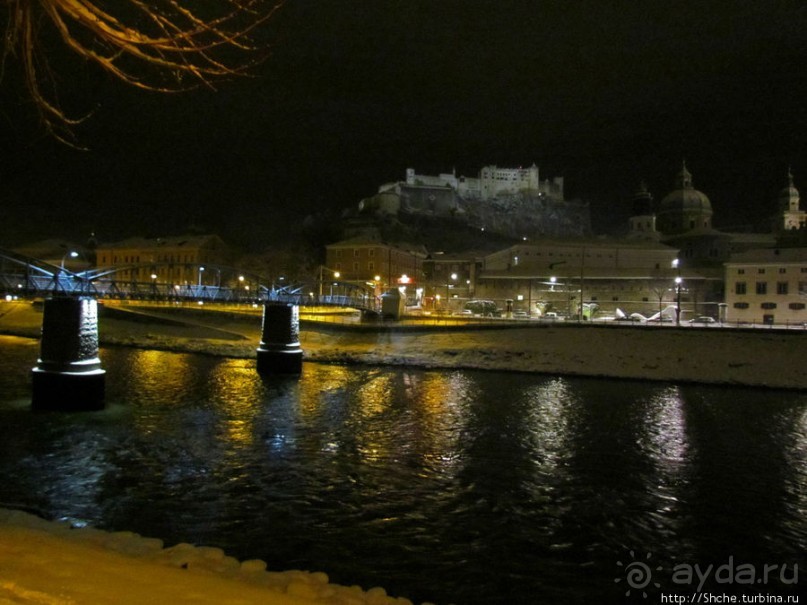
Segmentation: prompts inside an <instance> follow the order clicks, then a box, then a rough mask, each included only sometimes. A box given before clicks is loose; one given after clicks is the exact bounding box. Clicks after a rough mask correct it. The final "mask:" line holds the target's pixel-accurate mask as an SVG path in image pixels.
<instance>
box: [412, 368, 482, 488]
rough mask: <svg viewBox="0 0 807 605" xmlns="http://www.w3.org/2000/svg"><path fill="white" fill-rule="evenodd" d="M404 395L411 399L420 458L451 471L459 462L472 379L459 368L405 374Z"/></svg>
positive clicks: (434, 467)
mask: <svg viewBox="0 0 807 605" xmlns="http://www.w3.org/2000/svg"><path fill="white" fill-rule="evenodd" d="M404 384H405V385H406V389H407V399H409V400H410V401H412V402H413V403H414V413H415V415H416V422H417V424H418V426H417V429H418V434H419V442H420V443H421V446H422V449H421V453H420V455H421V459H422V462H423V463H424V465H425V466H426V467H427V468H429V469H431V470H432V471H435V472H439V473H441V474H451V473H453V472H454V471H455V470H456V469H457V468H458V466H459V461H460V457H461V456H460V454H461V443H460V439H461V434H462V431H461V427H462V426H463V424H464V422H463V419H464V418H465V417H466V416H467V407H466V405H465V404H466V403H467V401H469V399H470V392H471V388H472V381H471V380H470V379H469V378H468V376H467V375H464V374H461V373H459V372H451V373H442V372H429V373H426V374H405V375H404Z"/></svg>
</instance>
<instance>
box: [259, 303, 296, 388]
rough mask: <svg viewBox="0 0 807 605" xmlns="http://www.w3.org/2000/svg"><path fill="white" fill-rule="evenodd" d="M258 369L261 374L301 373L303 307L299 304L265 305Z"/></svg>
mask: <svg viewBox="0 0 807 605" xmlns="http://www.w3.org/2000/svg"><path fill="white" fill-rule="evenodd" d="M257 369H258V372H259V373H261V374H300V373H301V372H302V370H303V350H302V349H301V348H300V308H299V307H298V306H297V305H291V304H284V303H266V304H264V306H263V324H262V328H261V343H260V345H259V346H258V361H257Z"/></svg>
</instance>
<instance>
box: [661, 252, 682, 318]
mask: <svg viewBox="0 0 807 605" xmlns="http://www.w3.org/2000/svg"><path fill="white" fill-rule="evenodd" d="M672 268H673V269H675V270H676V272H677V275H676V276H675V325H676V326H680V325H681V282H682V281H683V280H682V279H681V263H680V262H679V260H678V259H677V258H674V259H673V260H672ZM659 320H661V317H659Z"/></svg>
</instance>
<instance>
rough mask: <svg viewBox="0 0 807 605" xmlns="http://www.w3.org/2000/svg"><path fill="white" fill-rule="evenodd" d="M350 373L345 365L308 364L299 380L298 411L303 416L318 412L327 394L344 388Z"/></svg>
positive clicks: (309, 416) (313, 414)
mask: <svg viewBox="0 0 807 605" xmlns="http://www.w3.org/2000/svg"><path fill="white" fill-rule="evenodd" d="M351 376H352V373H351V372H350V371H349V370H348V368H347V367H345V366H338V365H316V364H308V365H306V366H304V368H303V376H302V378H301V380H300V383H299V384H300V393H299V406H300V408H299V413H300V415H301V417H303V418H311V417H313V416H316V415H317V414H319V412H320V410H321V408H322V405H323V400H324V399H327V398H328V396H329V394H334V393H339V392H340V391H342V390H344V389H345V386H346V385H347V383H348V381H349V380H350V379H351Z"/></svg>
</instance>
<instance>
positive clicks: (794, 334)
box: [0, 303, 807, 389]
mask: <svg viewBox="0 0 807 605" xmlns="http://www.w3.org/2000/svg"><path fill="white" fill-rule="evenodd" d="M4 305H5V306H4V307H3V306H0V332H5V333H12V334H18V335H24V336H37V335H38V330H39V325H40V324H41V312H37V311H36V309H34V308H33V307H31V305H30V304H28V303H4ZM10 305H17V307H16V308H14V309H11V308H10V307H9V306H10ZM127 313H128V312H116V313H106V312H105V313H102V316H101V324H100V334H101V342H102V343H103V344H110V345H126V346H141V347H147V348H155V349H165V350H181V351H193V352H199V353H208V354H214V355H226V356H232V357H251V356H253V355H255V348H256V345H257V343H258V341H259V339H260V316H259V315H255V314H252V315H249V314H238V313H217V312H215V311H205V312H202V311H200V310H198V309H188V310H182V309H171V310H168V309H164V310H146V309H143V308H138V309H137V315H136V316H134V315H131V316H129V315H127ZM144 313H147V314H150V315H151V316H153V317H154V318H155V320H154V321H150V320H149V319H148V318H147V317H144ZM127 317H128V319H127ZM166 319H170V321H166ZM301 341H302V345H303V350H304V354H305V358H306V359H307V360H309V361H319V362H338V363H367V364H384V365H389V364H392V365H411V366H421V367H430V368H477V369H494V370H509V371H521V372H541V373H547V374H561V375H579V376H596V377H610V378H630V379H642V380H660V381H674V382H698V383H709V384H732V385H747V386H755V387H770V388H786V389H805V388H807V373H805V372H804V371H803V369H802V367H801V364H802V363H803V361H802V360H803V359H804V358H805V353H807V332H804V331H799V330H784V329H782V330H778V329H732V328H716V327H703V328H696V327H689V326H687V327H681V328H676V327H672V326H622V325H613V324H611V325H609V324H592V325H577V324H563V323H558V324H540V323H538V322H524V321H522V322H507V323H505V322H501V323H498V324H494V325H490V324H487V325H484V326H473V325H469V326H465V327H459V326H453V327H451V328H447V327H445V326H428V325H422V326H397V325H395V324H381V325H378V326H361V327H359V328H357V327H355V326H351V325H343V324H330V323H322V322H303V326H302V330H301Z"/></svg>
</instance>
